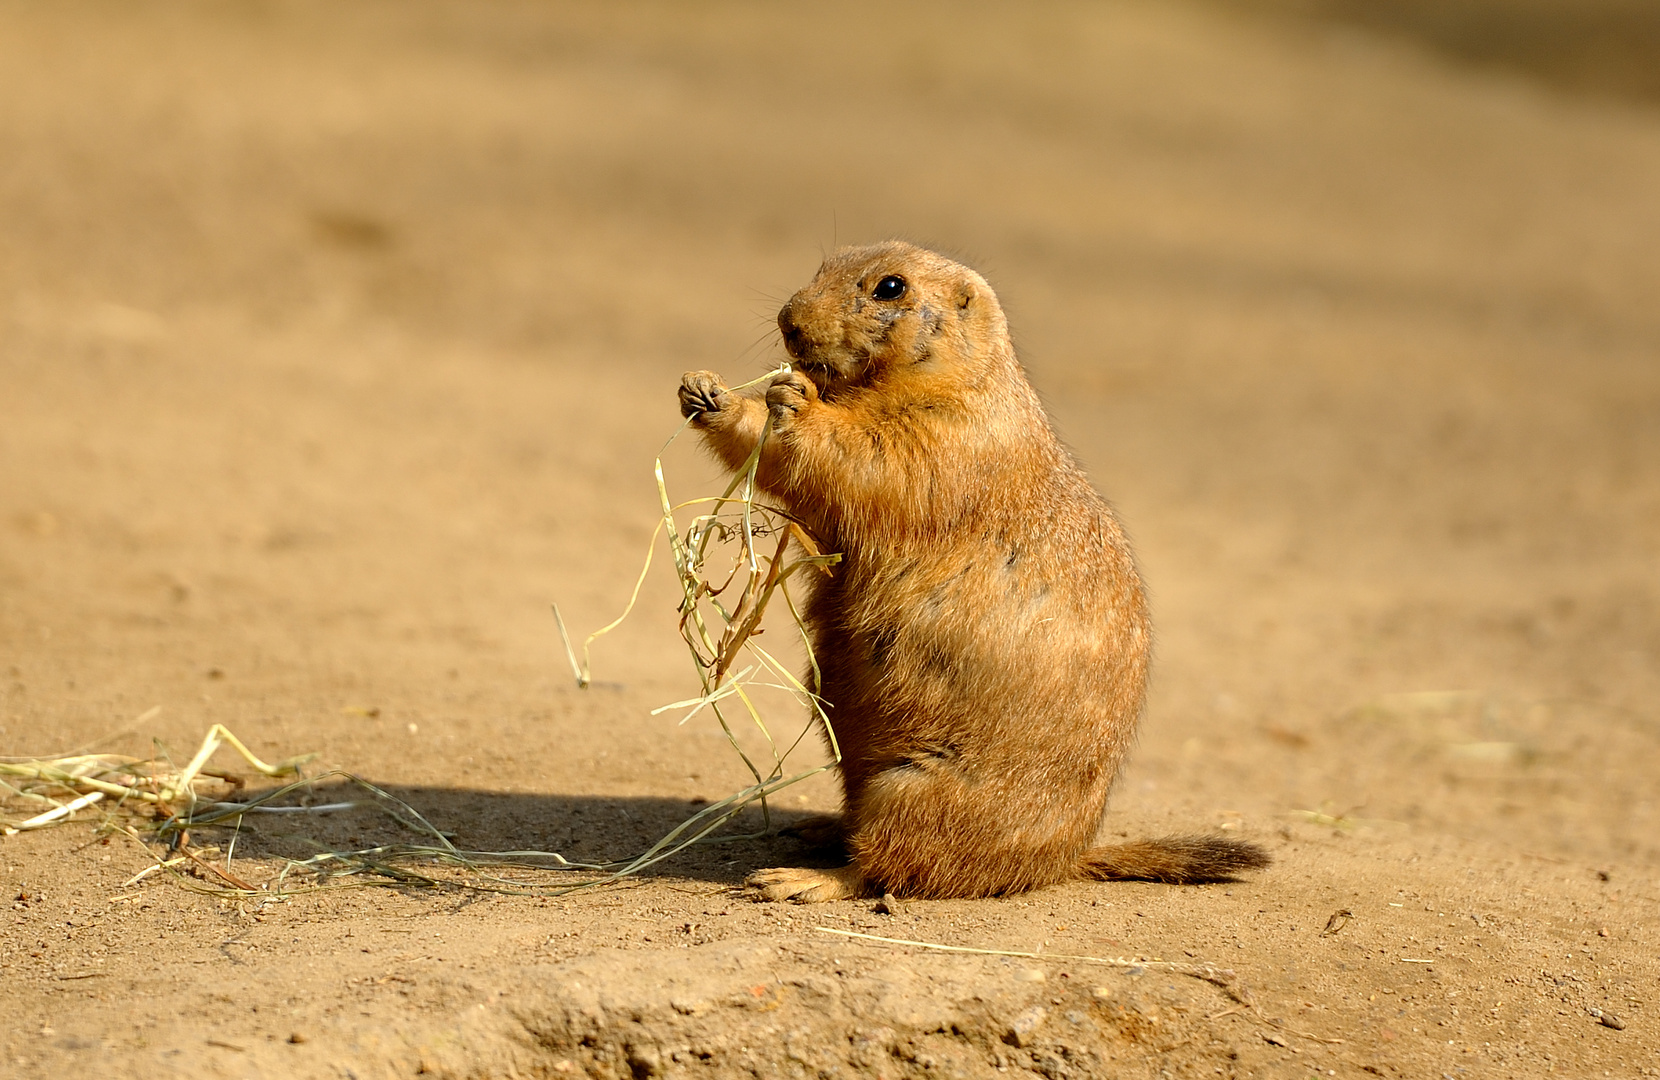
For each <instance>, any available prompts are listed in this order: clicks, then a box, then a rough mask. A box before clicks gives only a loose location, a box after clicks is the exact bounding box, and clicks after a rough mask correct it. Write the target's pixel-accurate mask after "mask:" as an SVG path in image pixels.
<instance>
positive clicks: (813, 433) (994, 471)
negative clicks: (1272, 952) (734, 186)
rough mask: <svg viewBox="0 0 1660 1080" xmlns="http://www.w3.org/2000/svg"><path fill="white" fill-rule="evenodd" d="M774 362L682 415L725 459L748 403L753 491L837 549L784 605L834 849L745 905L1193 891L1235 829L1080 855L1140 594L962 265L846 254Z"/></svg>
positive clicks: (685, 392) (1139, 619) (1001, 325)
mask: <svg viewBox="0 0 1660 1080" xmlns="http://www.w3.org/2000/svg"><path fill="white" fill-rule="evenodd" d="M778 326H779V329H780V330H781V331H782V332H783V337H784V348H785V349H786V350H787V351H788V352H789V355H790V358H791V360H792V361H793V366H794V368H795V370H794V371H792V372H790V373H788V374H784V375H780V376H778V377H777V378H775V379H773V380H772V383H771V385H770V386H766V387H764V388H757V389H755V390H753V391H749V392H744V393H734V392H732V391H729V390H728V389H727V388H726V386H725V384H723V383H722V381H721V379H720V377H719V376H717V375H715V374H713V373H712V372H707V371H697V372H689V373H688V374H686V375H685V376H684V377H683V378H682V380H681V384H680V407H681V410H682V412H683V413H685V415H687V416H690V417H693V418H694V424H695V426H697V427H698V428H699V429H700V430H701V431H702V433H703V436H704V439H705V440H706V442H707V444H708V446H709V448H710V449H711V450H712V451H713V452H714V453H715V454H716V456H718V457H719V458H720V460H721V461H723V462H724V463H725V464H726V465H727V467H728V468H732V469H736V468H738V467H739V466H740V465H741V464H742V463H743V462H744V461H745V460H747V459H748V457H749V455H750V453H751V451H753V450H754V448H755V443H756V440H757V439H759V438H760V435H761V430H762V427H763V424H764V423H765V421H766V419H767V416H768V414H769V413H770V414H771V417H772V425H773V426H772V434H771V435H770V436H769V438H768V439H767V442H766V445H765V447H764V448H763V449H762V453H761V458H760V464H759V473H758V480H759V483H760V486H761V488H762V490H763V491H764V492H765V493H766V494H767V495H769V496H771V497H772V498H773V499H776V500H777V501H778V502H780V503H781V504H782V505H783V507H784V508H785V509H786V510H787V511H788V512H789V513H790V514H791V515H793V516H794V517H796V518H797V519H798V520H800V521H802V522H803V523H805V524H806V525H807V527H808V528H809V529H810V530H811V531H812V532H813V533H814V534H815V535H816V536H817V537H818V538H819V540H820V541H821V542H822V544H823V545H824V548H825V550H828V551H839V552H841V554H842V560H841V562H840V564H839V565H837V566H836V567H835V568H834V571H833V573H832V574H831V576H830V577H829V578H828V579H821V580H820V581H819V583H818V584H817V586H816V588H815V591H814V592H813V594H812V596H811V598H810V599H809V600H808V602H807V604H806V607H805V611H804V617H805V620H806V623H807V626H808V630H809V632H810V633H811V635H812V642H813V650H814V652H815V654H816V656H817V659H818V663H819V667H820V670H821V673H822V683H821V689H820V692H821V694H822V695H823V697H824V699H825V701H826V702H827V703H828V706H829V708H828V713H829V717H830V722H831V724H832V725H833V726H834V728H835V734H836V739H837V741H838V742H839V744H840V747H841V752H842V760H841V780H842V787H843V814H842V817H841V819H840V821H839V822H836V821H834V820H831V821H828V822H826V823H823V826H822V827H821V828H820V829H819V831H820V832H821V833H830V834H832V835H839V838H840V839H841V841H842V843H843V845H844V846H845V848H846V851H847V853H848V855H849V856H850V857H851V858H850V861H849V862H848V864H847V865H846V866H844V867H841V868H839V869H833V870H812V869H774V870H762V871H760V872H758V873H756V874H754V875H752V876H751V877H750V878H749V881H748V884H749V885H750V886H752V887H753V888H756V889H758V890H759V891H760V893H761V894H762V895H763V896H764V897H766V898H767V899H773V900H783V899H789V900H796V901H803V902H805V901H815V900H835V899H839V898H843V897H858V896H870V895H880V894H881V893H882V892H883V891H884V890H888V891H892V892H893V893H895V894H896V895H899V896H915V897H971V896H993V895H998V894H1003V893H1017V892H1023V891H1025V890H1028V889H1034V888H1038V887H1040V886H1044V885H1051V884H1054V883H1056V882H1061V881H1070V880H1074V879H1078V878H1091V879H1097V880H1108V879H1120V878H1139V879H1148V880H1154V881H1167V882H1178V883H1185V882H1197V881H1209V880H1217V879H1220V878H1225V877H1227V876H1228V875H1230V874H1231V873H1233V872H1234V871H1237V870H1242V869H1254V868H1258V867H1262V866H1265V865H1267V863H1268V857H1267V854H1266V853H1265V852H1263V851H1262V849H1261V848H1258V847H1256V846H1255V845H1252V844H1248V843H1244V842H1241V841H1237V840H1227V839H1221V838H1213V837H1178V838H1166V839H1160V840H1142V841H1136V842H1131V843H1126V844H1116V845H1110V846H1104V847H1092V846H1091V844H1092V842H1093V841H1094V839H1095V834H1096V832H1097V830H1098V828H1099V827H1100V824H1101V818H1102V815H1103V813H1104V812H1105V810H1106V805H1107V793H1108V791H1109V789H1110V788H1111V787H1112V781H1113V777H1114V776H1115V775H1116V774H1117V772H1118V769H1119V766H1120V765H1121V764H1122V762H1123V760H1124V755H1125V753H1126V751H1127V750H1128V749H1129V747H1130V744H1131V742H1132V740H1133V739H1134V736H1135V728H1136V722H1137V720H1138V719H1139V717H1140V714H1141V709H1142V703H1143V701H1144V699H1145V696H1146V685H1147V666H1148V656H1149V649H1150V646H1151V636H1150V630H1149V624H1148V617H1147V597H1146V592H1145V590H1144V589H1143V586H1142V582H1141V577H1140V575H1139V574H1138V573H1137V572H1136V567H1135V561H1134V558H1133V557H1132V555H1131V553H1130V547H1129V544H1128V542H1127V541H1126V539H1125V536H1124V531H1123V529H1122V528H1121V527H1120V526H1119V523H1118V521H1117V519H1116V518H1115V517H1114V516H1113V512H1112V510H1111V509H1110V508H1109V507H1108V506H1107V504H1106V503H1105V502H1104V501H1103V500H1102V499H1101V497H1100V496H1099V495H1097V494H1096V493H1095V491H1094V489H1093V488H1091V487H1090V484H1089V481H1088V480H1087V479H1086V478H1085V476H1084V474H1083V472H1082V470H1080V469H1079V468H1078V466H1077V464H1076V463H1075V462H1074V461H1073V460H1072V458H1071V456H1070V455H1069V454H1068V453H1067V452H1066V450H1065V449H1064V448H1063V447H1062V446H1061V444H1060V442H1059V441H1058V440H1057V439H1056V438H1055V434H1054V432H1053V431H1052V430H1051V429H1050V426H1049V421H1048V418H1047V417H1046V416H1045V414H1044V411H1043V406H1042V405H1041V404H1040V403H1039V401H1038V398H1037V395H1036V394H1035V393H1034V392H1033V390H1032V388H1031V386H1030V384H1028V383H1027V381H1026V377H1025V374H1024V373H1023V372H1022V370H1021V367H1020V364H1019V361H1017V360H1016V358H1015V353H1014V347H1013V345H1011V344H1010V341H1009V331H1008V324H1007V322H1006V321H1005V319H1004V317H1003V311H1002V308H1001V307H999V305H998V303H997V297H996V295H995V294H993V293H992V291H991V287H990V286H989V285H987V284H986V281H985V279H984V278H982V277H981V276H980V275H979V274H977V273H975V272H974V271H973V270H970V269H969V268H967V267H965V266H961V265H959V264H957V263H955V262H952V261H951V260H949V259H947V258H945V257H943V256H941V255H937V254H935V253H934V252H931V251H926V250H923V249H922V248H918V247H915V246H913V245H911V244H907V243H903V242H901V241H897V240H895V241H888V242H887V243H882V244H876V245H873V246H870V247H855V248H844V249H842V250H841V251H838V252H836V253H835V254H834V255H832V256H830V258H829V259H827V260H825V262H824V265H823V266H821V267H820V268H819V271H818V273H817V275H815V276H814V278H813V280H812V281H811V282H809V283H808V284H807V286H806V287H805V288H803V289H802V290H801V291H800V292H798V293H796V294H795V295H794V296H792V297H791V298H790V300H789V303H787V304H785V305H784V308H783V310H782V311H780V312H779V313H778Z"/></svg>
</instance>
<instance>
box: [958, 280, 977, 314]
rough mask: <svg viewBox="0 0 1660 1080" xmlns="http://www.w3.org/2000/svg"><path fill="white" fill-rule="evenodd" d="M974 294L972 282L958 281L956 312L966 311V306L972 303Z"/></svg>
mask: <svg viewBox="0 0 1660 1080" xmlns="http://www.w3.org/2000/svg"><path fill="white" fill-rule="evenodd" d="M974 292H975V290H974V283H973V282H972V281H960V282H958V283H957V310H958V311H967V310H968V306H969V305H970V304H972V303H973V302H974Z"/></svg>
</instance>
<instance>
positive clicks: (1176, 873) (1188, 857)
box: [1078, 836, 1271, 885]
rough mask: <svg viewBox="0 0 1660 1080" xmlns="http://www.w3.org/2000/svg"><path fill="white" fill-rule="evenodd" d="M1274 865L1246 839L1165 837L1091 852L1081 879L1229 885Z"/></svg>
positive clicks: (1083, 863) (1080, 867)
mask: <svg viewBox="0 0 1660 1080" xmlns="http://www.w3.org/2000/svg"><path fill="white" fill-rule="evenodd" d="M1270 861H1271V860H1270V859H1269V857H1268V853H1267V852H1266V851H1264V850H1262V848H1260V847H1258V846H1257V845H1255V844H1251V843H1247V842H1246V841H1244V840H1227V839H1224V838H1222V837H1220V836H1162V837H1159V838H1158V839H1156V840H1132V841H1130V842H1129V843H1127V844H1111V845H1108V846H1106V847H1098V848H1091V849H1090V850H1088V851H1086V852H1084V853H1083V855H1081V856H1080V857H1079V859H1078V876H1079V877H1082V878H1086V879H1088V880H1090V881H1162V882H1164V883H1165V884H1168V885H1199V884H1203V883H1204V882H1208V881H1227V880H1229V879H1231V878H1232V877H1233V875H1234V872H1235V871H1238V870H1261V869H1262V868H1263V867H1265V866H1267V865H1268V863H1269V862H1270Z"/></svg>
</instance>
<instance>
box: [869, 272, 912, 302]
mask: <svg viewBox="0 0 1660 1080" xmlns="http://www.w3.org/2000/svg"><path fill="white" fill-rule="evenodd" d="M870 295H871V298H872V299H875V300H897V299H899V298H900V297H901V296H904V295H905V279H904V278H902V277H900V276H899V275H897V274H889V275H888V276H887V277H885V278H883V279H882V280H881V281H878V282H877V283H876V288H874V289H872V290H870Z"/></svg>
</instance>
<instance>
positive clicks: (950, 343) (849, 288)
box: [778, 240, 1012, 395]
mask: <svg viewBox="0 0 1660 1080" xmlns="http://www.w3.org/2000/svg"><path fill="white" fill-rule="evenodd" d="M778 329H779V330H780V331H781V332H782V333H783V335H784V349H785V351H786V352H788V353H789V354H790V358H791V359H792V360H793V361H794V362H795V365H796V366H797V367H798V368H799V369H800V370H801V372H802V374H804V375H806V376H807V377H808V378H810V379H812V380H813V381H814V382H815V383H817V384H818V388H819V391H820V392H821V393H825V394H831V395H833V394H834V392H835V391H837V390H839V389H843V388H850V387H855V386H869V385H873V384H876V383H888V382H891V381H893V380H898V379H907V378H918V377H920V378H923V379H928V377H930V376H941V377H945V378H947V379H950V380H952V381H955V382H967V383H970V384H972V383H975V382H978V381H979V379H980V377H982V376H983V375H984V374H985V373H986V372H987V371H989V370H990V369H991V368H992V367H993V366H994V365H996V364H998V363H999V362H1001V361H1003V360H1005V359H1010V358H1012V356H1011V354H1010V352H1009V346H1008V340H1009V336H1008V323H1007V321H1006V320H1005V319H1004V317H1003V309H1002V307H1001V306H999V304H998V303H997V296H996V294H994V293H993V292H992V291H991V286H990V285H988V284H986V279H985V278H983V277H981V276H980V275H979V274H977V273H975V272H974V271H973V270H970V269H969V268H968V267H966V266H962V265H960V264H959V263H955V262H952V261H951V260H950V259H947V258H945V257H944V256H943V255H937V254H935V253H934V252H932V251H928V250H925V249H923V248H919V247H916V246H915V245H913V244H907V243H905V242H904V241H902V240H889V241H886V242H885V243H881V244H873V245H871V246H869V247H849V248H842V249H841V250H840V251H838V252H836V253H835V254H833V255H831V256H830V257H829V258H828V259H826V260H825V261H824V265H822V266H820V267H819V270H818V273H817V274H815V275H814V276H813V280H812V281H810V282H808V283H807V285H806V286H805V287H804V288H802V289H801V291H799V292H797V293H796V294H795V295H794V296H792V297H790V299H789V302H788V303H786V304H785V305H784V307H783V309H782V310H781V311H779V313H778Z"/></svg>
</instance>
